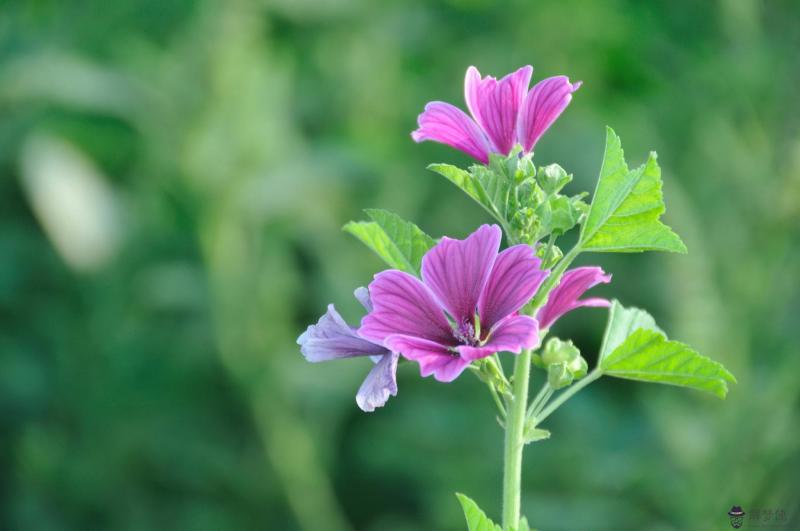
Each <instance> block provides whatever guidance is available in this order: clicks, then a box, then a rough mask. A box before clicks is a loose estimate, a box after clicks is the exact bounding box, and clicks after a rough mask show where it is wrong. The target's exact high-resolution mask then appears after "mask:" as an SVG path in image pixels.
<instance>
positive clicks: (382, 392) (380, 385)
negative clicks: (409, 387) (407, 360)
mask: <svg viewBox="0 0 800 531" xmlns="http://www.w3.org/2000/svg"><path fill="white" fill-rule="evenodd" d="M399 357H400V355H399V354H395V353H394V352H390V353H388V354H385V355H384V356H381V357H380V359H379V360H378V361H377V362H376V363H375V366H374V367H373V368H372V370H371V371H369V374H368V375H367V377H366V378H365V379H364V383H362V384H361V387H360V388H359V389H358V393H357V394H356V403H357V404H358V407H360V408H361V409H362V410H364V411H367V412H371V411H375V408H376V407H381V406H383V405H384V404H385V403H386V401H387V400H389V397H390V396H397V360H398V359H399Z"/></svg>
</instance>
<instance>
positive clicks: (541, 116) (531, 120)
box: [517, 76, 581, 152]
mask: <svg viewBox="0 0 800 531" xmlns="http://www.w3.org/2000/svg"><path fill="white" fill-rule="evenodd" d="M580 86H581V82H580V81H578V82H576V83H570V81H569V78H568V77H567V76H554V77H549V78H547V79H543V80H542V81H540V82H538V83H537V84H536V85H534V87H533V88H532V89H531V90H530V92H528V95H527V96H526V97H525V100H524V101H523V102H522V107H521V109H520V112H519V117H518V120H517V139H518V141H519V143H520V144H522V147H523V149H524V150H525V151H526V152H528V151H531V150H532V149H533V147H534V146H535V145H536V142H538V141H539V139H540V138H541V136H542V135H543V134H544V133H545V131H547V129H548V128H549V127H550V126H551V125H552V124H553V122H555V121H556V118H558V117H559V115H561V113H562V112H563V111H564V109H566V108H567V105H569V102H570V101H572V93H573V92H575V91H576V90H578V88H580Z"/></svg>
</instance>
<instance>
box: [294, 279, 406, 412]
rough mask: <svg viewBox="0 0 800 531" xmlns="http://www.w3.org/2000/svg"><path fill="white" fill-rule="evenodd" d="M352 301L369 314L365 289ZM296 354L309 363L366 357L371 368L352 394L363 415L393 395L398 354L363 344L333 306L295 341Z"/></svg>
mask: <svg viewBox="0 0 800 531" xmlns="http://www.w3.org/2000/svg"><path fill="white" fill-rule="evenodd" d="M355 296H356V298H357V299H358V300H359V301H360V302H361V304H363V305H364V307H365V308H366V309H367V311H371V310H372V304H371V303H370V300H369V292H368V291H367V289H366V288H358V289H357V290H356V291H355ZM297 344H299V345H300V351H301V352H302V353H303V356H305V358H306V359H307V360H308V361H310V362H313V363H316V362H320V361H329V360H338V359H342V358H352V357H357V356H369V357H370V358H371V359H372V361H373V362H374V363H375V366H374V367H373V368H372V370H371V371H370V372H369V374H367V377H366V379H364V383H363V384H361V388H359V390H358V393H357V394H356V403H357V404H358V407H360V408H361V409H363V410H364V411H374V410H375V408H376V407H381V406H382V405H384V404H385V403H386V401H387V400H388V399H389V396H396V395H397V377H396V373H397V361H398V358H399V355H398V354H395V353H393V352H391V351H390V350H388V349H386V348H385V347H383V346H382V345H381V344H380V343H374V342H371V341H367V340H366V339H364V338H363V337H361V336H360V335H359V334H358V332H357V331H356V330H355V329H354V328H353V327H351V326H349V325H348V324H347V323H346V322H345V320H344V319H342V316H341V315H339V312H337V311H336V308H334V306H333V304H331V305H329V306H328V311H327V313H325V315H323V316H322V317H320V319H319V321H318V322H317V324H315V325H311V326H309V327H308V329H307V330H306V331H305V332H303V333H302V334H301V335H300V337H298V338H297Z"/></svg>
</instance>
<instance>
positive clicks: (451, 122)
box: [411, 65, 581, 164]
mask: <svg viewBox="0 0 800 531" xmlns="http://www.w3.org/2000/svg"><path fill="white" fill-rule="evenodd" d="M532 74H533V67H531V66H530V65H528V66H524V67H522V68H520V69H519V70H517V71H516V72H513V73H511V74H508V75H507V76H505V77H504V78H503V79H501V80H499V81H498V80H497V79H495V78H494V77H492V76H486V77H484V78H481V74H480V72H478V69H477V68H475V67H474V66H470V67H469V68H468V69H467V77H466V80H465V81H464V97H465V99H466V101H467V108H468V109H469V112H470V113H471V114H472V118H470V117H469V116H467V115H466V113H464V112H463V111H462V110H461V109H459V108H458V107H455V106H453V105H450V104H449V103H445V102H441V101H432V102H430V103H428V104H427V105H426V106H425V111H424V112H423V113H422V114H420V115H419V117H418V118H417V123H418V124H419V128H418V129H417V130H416V131H414V132H413V133H411V138H413V139H414V141H416V142H422V141H423V140H433V141H434V142H440V143H442V144H447V145H448V146H450V147H454V148H456V149H458V150H460V151H463V152H464V153H466V154H467V155H469V156H471V157H473V158H474V159H476V160H478V161H480V162H482V163H484V164H486V163H487V162H489V153H501V154H503V155H508V154H509V152H511V150H512V149H513V148H514V145H515V144H520V145H521V146H522V149H523V151H524V152H525V153H528V152H530V151H532V150H533V147H534V146H535V145H536V142H538V140H539V138H541V136H542V135H543V134H544V132H545V131H547V129H548V128H549V127H550V126H551V125H552V124H553V122H554V121H555V120H556V118H558V116H559V115H560V114H561V113H562V112H563V111H564V109H566V108H567V105H569V102H570V101H572V93H573V92H575V91H576V90H578V88H579V87H580V86H581V82H580V81H578V82H576V83H570V81H569V78H568V77H567V76H555V77H549V78H547V79H543V80H542V81H540V82H538V83H537V84H536V85H534V86H533V88H532V89H531V90H530V91H528V84H529V83H530V80H531V75H532ZM473 118H474V120H473Z"/></svg>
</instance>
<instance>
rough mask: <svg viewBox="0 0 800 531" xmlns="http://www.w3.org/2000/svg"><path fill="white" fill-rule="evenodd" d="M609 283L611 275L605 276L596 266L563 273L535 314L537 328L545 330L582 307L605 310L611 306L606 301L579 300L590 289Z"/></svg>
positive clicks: (594, 298)
mask: <svg viewBox="0 0 800 531" xmlns="http://www.w3.org/2000/svg"><path fill="white" fill-rule="evenodd" d="M609 282H611V275H607V274H605V272H604V271H603V270H602V269H600V268H599V267H597V266H590V267H576V268H575V269H570V270H569V271H567V272H566V273H564V275H563V276H562V277H561V280H560V281H559V283H558V285H557V286H556V287H555V288H553V291H551V292H550V295H549V296H548V297H547V302H546V303H545V305H544V306H542V307H541V308H540V309H539V311H538V312H536V319H537V320H538V321H539V326H540V327H541V328H542V330H546V329H548V328H550V327H551V326H552V325H553V323H555V322H556V321H557V320H558V319H559V318H560V317H561V316H562V315H564V314H565V313H568V312H571V311H572V310H574V309H575V308H580V307H582V306H594V307H605V308H607V307H609V306H611V303H610V302H609V301H608V300H606V299H601V298H598V297H593V298H589V299H580V297H581V296H582V295H583V294H584V293H585V292H586V291H588V290H589V289H590V288H592V287H594V286H596V285H597V284H608V283H609Z"/></svg>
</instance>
